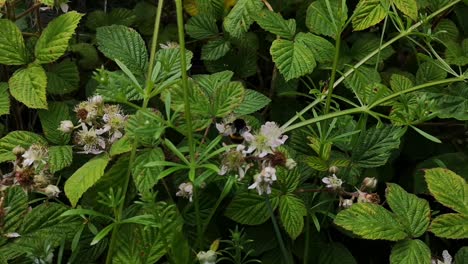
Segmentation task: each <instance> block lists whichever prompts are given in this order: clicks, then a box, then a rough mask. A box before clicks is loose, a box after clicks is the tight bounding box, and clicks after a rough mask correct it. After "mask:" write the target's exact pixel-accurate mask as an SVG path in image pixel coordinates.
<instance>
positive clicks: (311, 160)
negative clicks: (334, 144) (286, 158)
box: [305, 156, 329, 171]
mask: <svg viewBox="0 0 468 264" xmlns="http://www.w3.org/2000/svg"><path fill="white" fill-rule="evenodd" d="M305 162H306V163H307V165H309V166H310V167H311V168H312V169H314V170H318V171H328V168H329V166H328V164H327V162H326V161H324V160H322V159H321V158H320V157H317V156H310V157H307V158H306V160H305Z"/></svg>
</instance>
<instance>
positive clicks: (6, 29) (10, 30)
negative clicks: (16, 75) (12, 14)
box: [0, 19, 28, 65]
mask: <svg viewBox="0 0 468 264" xmlns="http://www.w3.org/2000/svg"><path fill="white" fill-rule="evenodd" d="M27 63H28V55H27V52H26V46H25V45H24V39H23V35H22V34H21V30H20V29H19V28H18V27H17V26H16V25H15V23H13V22H12V21H11V20H8V19H0V64H6V65H22V64H27Z"/></svg>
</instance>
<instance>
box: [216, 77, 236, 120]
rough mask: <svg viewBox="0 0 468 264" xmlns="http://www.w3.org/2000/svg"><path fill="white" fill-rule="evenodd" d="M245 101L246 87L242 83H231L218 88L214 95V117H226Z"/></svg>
mask: <svg viewBox="0 0 468 264" xmlns="http://www.w3.org/2000/svg"><path fill="white" fill-rule="evenodd" d="M243 100H244V86H243V85H242V83H240V82H230V83H228V84H226V85H223V86H221V87H218V89H216V90H215V91H214V94H213V113H212V114H213V116H217V117H225V116H227V115H228V114H229V113H231V112H232V111H234V109H236V108H237V107H238V106H239V105H240V104H241V103H242V101H243Z"/></svg>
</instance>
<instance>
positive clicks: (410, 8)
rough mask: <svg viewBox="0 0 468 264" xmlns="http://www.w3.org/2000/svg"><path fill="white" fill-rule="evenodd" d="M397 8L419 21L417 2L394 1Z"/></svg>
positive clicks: (413, 0) (407, 0)
mask: <svg viewBox="0 0 468 264" xmlns="http://www.w3.org/2000/svg"><path fill="white" fill-rule="evenodd" d="M393 3H394V4H395V6H396V7H397V8H398V10H400V11H401V12H403V14H405V15H407V16H409V17H410V18H411V19H413V20H414V21H416V20H418V3H417V0H393Z"/></svg>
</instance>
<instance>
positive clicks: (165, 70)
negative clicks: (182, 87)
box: [156, 48, 193, 82]
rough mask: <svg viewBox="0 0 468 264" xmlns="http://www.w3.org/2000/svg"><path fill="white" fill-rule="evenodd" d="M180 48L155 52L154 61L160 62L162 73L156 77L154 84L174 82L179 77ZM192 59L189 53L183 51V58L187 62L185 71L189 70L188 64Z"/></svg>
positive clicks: (189, 64) (189, 65)
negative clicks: (167, 81)
mask: <svg viewBox="0 0 468 264" xmlns="http://www.w3.org/2000/svg"><path fill="white" fill-rule="evenodd" d="M180 57H181V56H180V48H173V49H160V50H158V51H157V52H156V61H158V62H161V69H162V72H161V73H160V74H159V75H158V78H157V79H156V82H162V81H166V80H168V79H170V80H176V79H178V78H180V77H181V74H182V73H181V68H182V67H181V64H180ZM192 57H193V53H192V52H191V51H188V50H186V51H185V58H186V61H187V70H189V69H190V67H191V66H192V64H191V63H190V62H191V60H192Z"/></svg>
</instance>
